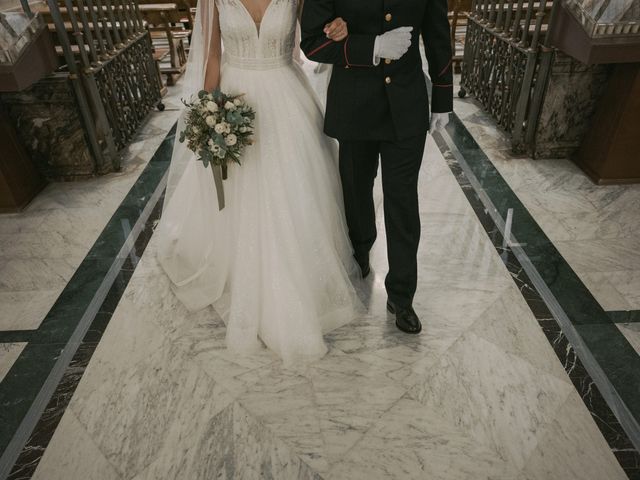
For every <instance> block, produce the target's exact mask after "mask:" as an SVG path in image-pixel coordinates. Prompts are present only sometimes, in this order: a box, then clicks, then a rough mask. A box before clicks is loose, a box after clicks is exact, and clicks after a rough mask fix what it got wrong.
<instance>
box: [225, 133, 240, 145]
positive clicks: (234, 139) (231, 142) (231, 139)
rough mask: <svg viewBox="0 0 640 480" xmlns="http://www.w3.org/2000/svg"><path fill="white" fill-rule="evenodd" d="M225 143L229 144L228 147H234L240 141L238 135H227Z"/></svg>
mask: <svg viewBox="0 0 640 480" xmlns="http://www.w3.org/2000/svg"><path fill="white" fill-rule="evenodd" d="M224 143H226V144H227V146H228V147H233V146H234V145H235V144H236V143H238V137H236V136H235V135H234V134H233V133H230V134H229V135H227V138H225V139H224Z"/></svg>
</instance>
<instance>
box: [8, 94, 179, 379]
mask: <svg viewBox="0 0 640 480" xmlns="http://www.w3.org/2000/svg"><path fill="white" fill-rule="evenodd" d="M177 93H178V92H177V90H173V91H172V93H171V94H169V95H168V96H167V97H165V98H164V100H163V101H164V102H165V105H166V109H165V111H164V112H157V111H154V112H152V113H151V114H150V116H149V119H148V121H147V122H146V123H145V124H144V126H143V127H142V128H141V131H140V132H139V133H138V135H137V136H136V137H135V139H134V141H133V142H132V143H131V144H130V145H129V146H128V147H127V148H126V149H125V150H124V151H123V152H122V155H123V161H122V170H121V171H120V172H117V173H112V174H109V175H106V176H103V177H98V178H94V179H90V180H85V181H82V182H65V183H61V182H53V183H50V184H49V185H47V187H46V188H45V189H44V191H43V192H41V193H40V194H39V195H38V196H37V197H36V198H35V199H34V200H33V201H32V202H31V204H30V205H29V206H28V207H27V208H26V209H25V210H24V211H22V212H20V213H16V214H4V215H0V331H12V330H34V329H37V328H38V327H39V325H40V323H41V322H42V320H43V319H44V317H45V315H46V314H47V312H49V310H50V309H51V307H52V305H53V304H54V302H55V301H56V299H57V298H58V296H59V295H60V293H61V292H62V290H63V289H64V287H65V286H66V285H67V283H68V282H69V280H70V279H71V277H72V276H73V274H74V272H75V271H76V270H77V268H78V266H79V265H80V263H81V262H82V259H83V258H84V257H85V256H86V255H87V252H88V251H89V249H90V248H91V246H92V245H93V244H94V242H95V241H96V239H97V238H98V235H99V234H100V232H101V231H102V229H103V228H104V226H105V225H106V224H107V222H108V221H109V219H110V217H111V216H112V215H113V213H114V211H115V210H116V208H117V207H118V206H119V205H120V203H121V202H122V200H123V199H124V197H125V195H126V194H127V192H128V191H129V190H130V189H131V187H132V186H133V184H134V183H135V181H136V179H137V178H138V176H139V175H140V173H141V172H142V170H143V169H144V167H145V166H146V165H147V163H148V162H149V159H150V158H151V156H152V155H153V153H154V152H155V151H156V149H157V148H158V145H159V144H160V142H162V139H163V138H164V136H165V134H166V132H167V130H168V129H169V128H170V127H171V126H172V125H173V124H174V123H175V121H176V119H177V116H178V106H179V103H178V102H179V98H177ZM7 348H9V347H7ZM16 348H17V347H16ZM0 355H1V354H0ZM1 374H2V356H0V378H1V377H2V375H1Z"/></svg>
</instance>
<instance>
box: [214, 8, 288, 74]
mask: <svg viewBox="0 0 640 480" xmlns="http://www.w3.org/2000/svg"><path fill="white" fill-rule="evenodd" d="M216 4H217V6H218V12H219V14H220V30H221V33H222V43H223V47H224V55H225V57H226V60H227V62H228V63H231V64H235V65H236V66H243V67H246V68H254V67H255V68H269V67H270V66H273V67H276V66H279V65H281V64H284V63H287V62H290V61H291V59H292V58H293V49H294V42H295V30H296V21H297V0H271V3H270V4H269V6H268V7H267V9H266V11H265V13H264V16H263V18H262V22H261V24H260V26H259V27H258V25H256V23H255V22H254V21H253V18H252V17H251V15H250V14H249V11H248V10H247V9H246V7H245V6H244V5H243V4H242V2H241V0H216Z"/></svg>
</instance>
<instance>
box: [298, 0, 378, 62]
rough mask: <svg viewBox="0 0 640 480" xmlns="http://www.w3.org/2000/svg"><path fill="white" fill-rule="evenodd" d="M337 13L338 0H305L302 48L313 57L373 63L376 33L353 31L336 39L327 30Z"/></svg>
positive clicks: (302, 20) (302, 22)
mask: <svg viewBox="0 0 640 480" xmlns="http://www.w3.org/2000/svg"><path fill="white" fill-rule="evenodd" d="M336 17H337V15H336V13H335V5H334V0H305V2H304V7H303V8H302V18H301V19H300V28H301V31H302V40H301V42H300V48H302V51H303V52H304V54H305V55H306V56H307V58H308V59H309V60H312V61H314V62H318V63H330V64H333V65H338V66H342V67H373V48H374V44H375V41H376V36H375V35H361V34H349V36H348V37H347V38H346V39H344V40H342V41H340V42H334V41H333V40H330V39H328V38H327V36H326V35H325V33H324V27H325V25H326V24H328V23H330V22H332V21H333V20H334V19H335V18H336Z"/></svg>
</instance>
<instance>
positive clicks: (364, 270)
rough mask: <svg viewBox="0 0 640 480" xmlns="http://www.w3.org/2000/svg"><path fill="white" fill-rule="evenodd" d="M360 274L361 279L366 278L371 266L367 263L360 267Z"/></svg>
mask: <svg viewBox="0 0 640 480" xmlns="http://www.w3.org/2000/svg"><path fill="white" fill-rule="evenodd" d="M360 272H361V274H362V278H363V279H364V278H367V277H368V276H369V274H370V273H371V264H369V263H367V264H366V265H365V266H364V267H363V266H362V265H360Z"/></svg>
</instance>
